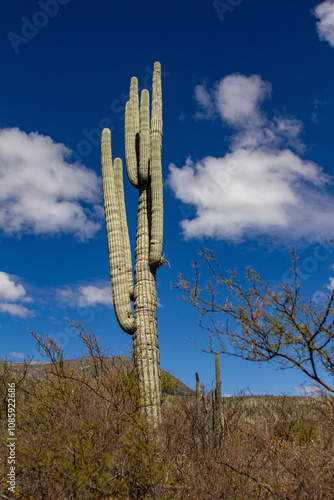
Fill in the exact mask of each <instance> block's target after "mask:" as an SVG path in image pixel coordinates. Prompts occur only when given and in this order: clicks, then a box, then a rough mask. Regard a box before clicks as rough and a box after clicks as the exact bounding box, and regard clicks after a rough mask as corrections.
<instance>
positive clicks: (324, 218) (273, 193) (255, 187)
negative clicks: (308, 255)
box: [168, 74, 334, 241]
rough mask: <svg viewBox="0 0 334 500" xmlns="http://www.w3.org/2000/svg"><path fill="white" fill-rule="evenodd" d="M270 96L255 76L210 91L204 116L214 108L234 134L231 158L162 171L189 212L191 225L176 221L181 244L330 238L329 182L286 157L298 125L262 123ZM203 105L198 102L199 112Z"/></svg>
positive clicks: (296, 142)
mask: <svg viewBox="0 0 334 500" xmlns="http://www.w3.org/2000/svg"><path fill="white" fill-rule="evenodd" d="M205 92H207V91H205ZM269 94H270V85H269V84H267V83H266V82H263V81H262V80H261V78H260V77H259V76H257V75H252V76H251V77H246V76H244V75H240V74H236V75H231V76H227V77H226V78H224V79H223V80H221V81H220V82H219V83H218V84H217V85H216V86H215V90H214V91H213V92H211V95H210V99H211V104H210V105H208V110H209V114H211V116H213V115H212V109H215V113H216V114H219V115H220V117H221V118H222V120H223V121H224V122H225V123H227V124H228V125H230V126H233V128H234V133H233V134H232V137H231V151H230V152H229V153H227V154H226V155H225V156H224V157H221V158H213V157H211V156H207V157H205V158H203V159H202V160H201V161H198V162H196V163H194V162H192V161H191V159H188V160H187V161H186V164H185V165H184V166H183V167H181V168H177V167H176V166H175V165H173V164H171V165H170V166H169V170H170V173H169V177H168V184H169V186H170V187H171V188H172V190H173V191H174V194H175V197H176V198H177V199H179V200H181V201H182V202H183V203H187V204H191V205H193V206H194V207H195V210H196V215H195V218H193V219H191V220H189V219H185V220H183V221H182V222H181V226H182V229H183V234H184V236H185V238H187V239H189V238H201V237H214V238H217V239H229V240H240V239H243V238H245V237H247V238H256V237H258V236H259V235H261V234H265V235H270V236H272V237H277V238H288V239H292V240H297V239H304V240H307V241H315V240H317V239H320V240H321V239H323V238H327V237H328V234H329V233H330V232H333V231H334V197H331V196H330V195H329V194H327V193H325V192H324V189H325V188H326V187H327V185H328V184H330V182H331V179H330V178H329V176H327V175H325V174H324V173H323V172H322V169H321V168H320V167H319V166H318V165H316V164H315V163H313V162H311V161H306V160H304V159H302V158H301V157H300V156H299V155H298V154H296V152H293V151H292V148H293V149H295V150H296V151H297V152H299V153H300V151H301V150H302V149H303V144H302V142H301V141H300V139H299V135H300V132H301V129H302V123H301V122H300V121H299V120H297V119H295V118H285V117H282V116H281V117H277V116H274V117H273V118H272V119H271V120H269V119H268V118H267V117H266V116H265V114H264V113H263V112H262V111H261V109H260V107H259V106H260V104H261V103H262V101H263V99H264V98H265V97H268V96H269ZM208 95H209V94H208ZM206 102H207V101H206V100H205V99H204V98H203V99H202V100H201V101H200V105H201V107H202V109H204V105H205V103H206ZM239 102H240V108H239V107H238V106H239V104H238V103H239Z"/></svg>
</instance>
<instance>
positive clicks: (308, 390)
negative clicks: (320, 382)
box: [295, 385, 321, 396]
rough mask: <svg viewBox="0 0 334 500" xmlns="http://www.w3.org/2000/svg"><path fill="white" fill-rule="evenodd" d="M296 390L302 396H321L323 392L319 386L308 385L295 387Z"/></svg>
mask: <svg viewBox="0 0 334 500" xmlns="http://www.w3.org/2000/svg"><path fill="white" fill-rule="evenodd" d="M295 392H296V394H299V395H300V396H319V395H320V394H321V390H320V389H319V388H318V387H314V386H313V387H309V386H307V385H301V386H300V387H295Z"/></svg>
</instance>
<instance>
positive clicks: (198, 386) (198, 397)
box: [195, 372, 201, 408]
mask: <svg viewBox="0 0 334 500" xmlns="http://www.w3.org/2000/svg"><path fill="white" fill-rule="evenodd" d="M195 377H196V405H197V408H199V405H200V404H201V384H200V381H199V375H198V373H197V372H196V373H195Z"/></svg>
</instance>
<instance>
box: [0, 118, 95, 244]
mask: <svg viewBox="0 0 334 500" xmlns="http://www.w3.org/2000/svg"><path fill="white" fill-rule="evenodd" d="M69 155H70V150H69V149H67V148H66V147H65V146H64V145H63V144H59V143H55V142H54V141H53V140H52V139H51V138H50V137H47V136H43V135H40V134H39V133H37V132H33V133H30V134H26V133H25V132H22V131H21V130H19V129H18V128H10V129H1V130H0V228H1V230H2V231H4V232H5V233H7V234H9V235H13V234H16V235H22V234H24V233H33V234H36V235H37V234H47V235H54V234H59V233H67V234H73V235H75V236H76V237H77V238H78V239H80V240H84V239H86V238H89V237H92V236H93V235H94V234H95V233H96V232H97V231H98V229H99V228H100V223H99V219H100V215H101V214H100V210H99V205H97V203H98V201H99V197H100V192H99V191H100V188H99V179H98V177H97V175H96V174H95V173H94V172H93V171H92V170H89V169H88V168H86V167H84V166H83V165H80V164H69V163H68V162H67V161H66V158H67V157H68V156H69Z"/></svg>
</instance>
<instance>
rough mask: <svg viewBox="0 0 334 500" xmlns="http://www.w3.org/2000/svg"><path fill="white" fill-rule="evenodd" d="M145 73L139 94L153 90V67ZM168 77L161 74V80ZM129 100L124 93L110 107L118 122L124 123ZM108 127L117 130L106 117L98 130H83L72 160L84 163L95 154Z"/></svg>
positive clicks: (148, 67) (163, 73)
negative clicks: (85, 159) (84, 159)
mask: <svg viewBox="0 0 334 500" xmlns="http://www.w3.org/2000/svg"><path fill="white" fill-rule="evenodd" d="M145 71H146V74H145V76H144V77H143V79H142V80H141V83H138V91H139V93H140V92H141V91H142V90H143V89H147V90H150V91H151V90H152V77H153V67H151V66H146V67H145ZM167 76H169V73H167V72H161V79H163V78H167ZM128 100H129V94H128V93H127V94H125V93H122V94H121V95H120V97H118V98H117V99H114V100H113V101H112V103H111V105H110V110H111V112H112V113H113V115H118V120H120V121H122V122H124V118H125V105H126V103H127V101H128ZM106 127H107V128H109V129H110V131H111V132H113V131H114V130H115V128H116V124H115V123H114V120H112V119H111V118H108V117H105V118H102V119H101V120H100V122H99V124H98V127H97V128H92V129H91V130H87V129H86V128H84V129H82V131H81V134H82V135H83V139H81V140H80V141H79V142H78V143H77V145H76V147H75V149H74V150H73V151H72V158H74V159H75V160H76V161H78V162H82V160H83V158H87V156H89V155H90V154H91V153H92V152H93V150H94V148H97V147H98V148H100V146H101V134H102V130H103V129H104V128H106Z"/></svg>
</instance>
